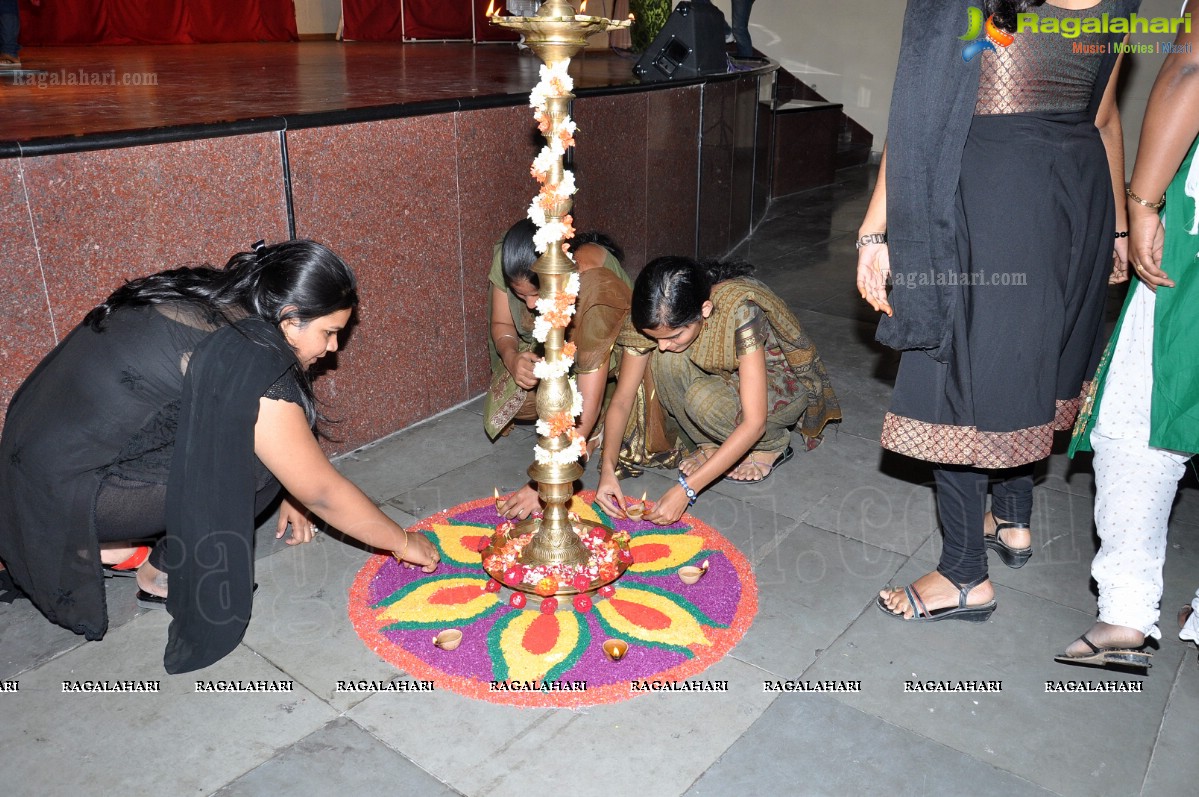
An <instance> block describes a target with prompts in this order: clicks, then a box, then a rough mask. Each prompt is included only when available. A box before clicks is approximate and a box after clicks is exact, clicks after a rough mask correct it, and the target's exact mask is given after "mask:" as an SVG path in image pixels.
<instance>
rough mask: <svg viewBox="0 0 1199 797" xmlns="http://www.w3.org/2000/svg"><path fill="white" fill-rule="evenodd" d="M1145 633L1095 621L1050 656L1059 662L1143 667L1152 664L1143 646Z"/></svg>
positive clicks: (1151, 656)
mask: <svg viewBox="0 0 1199 797" xmlns="http://www.w3.org/2000/svg"><path fill="white" fill-rule="evenodd" d="M1144 646H1145V635H1144V634H1142V633H1141V632H1140V631H1138V630H1136V629H1135V628H1129V627H1128V626H1123V625H1112V624H1111V623H1103V622H1097V623H1095V624H1094V625H1093V626H1091V628H1090V630H1088V631H1087V632H1086V633H1085V634H1083V635H1082V636H1080V637H1079V638H1078V639H1076V640H1074V641H1073V642H1071V643H1070V645H1069V646H1068V647H1067V648H1066V650H1065V651H1064V652H1063V653H1060V654H1058V655H1057V656H1054V657H1053V660H1054V661H1057V662H1061V663H1062V664H1077V665H1082V666H1086V667H1132V668H1136V669H1142V670H1147V669H1149V667H1151V666H1153V665H1151V664H1150V663H1149V660H1150V659H1151V658H1153V654H1152V653H1148V652H1146V651H1145V650H1143V648H1144Z"/></svg>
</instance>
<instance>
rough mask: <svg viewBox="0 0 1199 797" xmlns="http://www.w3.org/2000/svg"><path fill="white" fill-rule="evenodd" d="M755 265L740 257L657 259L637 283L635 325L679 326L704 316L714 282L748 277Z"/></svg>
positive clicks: (647, 326) (676, 327) (648, 326)
mask: <svg viewBox="0 0 1199 797" xmlns="http://www.w3.org/2000/svg"><path fill="white" fill-rule="evenodd" d="M753 273H754V267H753V266H751V265H750V264H749V263H745V262H743V261H739V260H730V261H717V260H705V261H699V260H693V259H692V258H690V257H681V256H677V255H670V256H667V257H659V258H658V259H656V260H653V261H651V262H650V263H649V265H647V266H646V267H645V268H643V269H642V270H641V273H640V274H638V275H637V281H636V282H635V283H634V284H633V308H632V313H631V315H632V319H633V326H635V327H637V329H639V330H641V331H642V332H644V331H645V330H647V329H657V328H658V327H666V328H668V329H678V328H679V327H685V326H687V325H688V324H692V323H695V322H696V321H698V320H700V318H702V317H703V307H704V302H706V301H708V299H709V298H710V297H711V295H712V286H713V285H715V284H716V283H718V282H723V281H724V280H729V279H733V278H734V277H746V276H749V275H750V274H753Z"/></svg>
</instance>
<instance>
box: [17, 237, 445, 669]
mask: <svg viewBox="0 0 1199 797" xmlns="http://www.w3.org/2000/svg"><path fill="white" fill-rule="evenodd" d="M357 303H358V294H357V289H356V284H355V280H354V275H353V273H352V272H351V271H350V269H349V267H348V266H346V264H345V263H343V262H342V261H341V259H340V258H339V257H337V255H335V254H334V253H333V252H331V251H329V250H328V249H326V248H325V247H324V246H321V245H320V244H317V243H313V242H311V241H288V242H285V243H281V244H276V245H274V246H264V245H259V246H258V247H257V248H256V249H255V251H252V252H244V253H241V254H238V255H235V256H234V257H233V258H232V259H230V260H229V262H228V264H227V265H226V266H225V268H224V269H214V268H209V267H202V268H196V269H188V268H179V269H174V270H171V271H164V272H162V273H159V274H154V275H151V276H148V277H143V278H141V279H137V280H134V281H133V282H130V283H127V284H126V285H124V286H123V287H121V288H119V289H118V290H117V291H115V292H114V293H113V294H112V295H111V296H109V297H108V299H107V300H106V301H105V302H104V303H103V304H101V305H99V306H98V307H96V308H95V309H94V310H92V311H91V312H90V313H88V315H87V317H86V318H85V319H84V321H83V323H81V324H80V325H79V326H78V327H76V328H75V329H74V330H73V331H72V332H71V333H70V334H69V335H68V336H67V337H66V338H65V339H64V340H63V341H62V342H61V343H59V345H58V346H57V347H56V348H55V349H54V350H53V351H52V352H51V353H50V354H49V355H47V356H46V358H45V359H44V360H42V362H41V363H40V364H39V365H38V366H37V368H36V369H34V371H33V373H32V374H30V376H29V378H28V379H26V380H25V382H24V384H22V385H21V387H20V389H19V390H18V391H17V392H16V394H15V395H14V396H13V398H12V402H11V403H10V404H9V408H8V415H7V419H6V421H5V425H4V434H3V438H2V439H0V560H3V562H4V564H5V565H6V566H7V568H8V570H9V571H10V573H11V576H12V579H13V581H14V582H15V583H16V585H17V586H18V587H19V588H20V589H21V590H22V591H24V592H25V593H26V594H27V595H28V596H29V597H30V599H31V600H32V601H33V602H34V604H35V605H36V606H37V607H38V608H39V609H40V610H41V611H42V612H43V613H44V614H45V615H46V616H47V617H48V618H49V619H50V620H52V621H53V622H56V623H58V624H59V625H62V626H64V627H66V628H69V629H70V630H72V631H74V632H75V633H77V634H82V635H84V636H85V637H86V638H88V639H92V640H95V639H101V638H102V637H103V636H104V633H105V631H106V630H107V628H108V616H107V611H106V605H105V593H104V586H103V576H104V575H116V574H119V573H120V572H121V568H122V566H123V567H124V569H125V572H130V570H131V569H133V568H136V569H135V572H136V576H137V581H138V585H139V587H140V588H141V591H140V592H139V598H140V599H141V602H142V603H143V604H154V603H155V602H162V601H161V598H162V597H164V596H165V598H166V600H165V605H166V608H167V610H168V611H169V612H170V613H171V615H172V616H173V618H174V620H173V622H172V623H171V626H170V632H169V638H168V642H167V649H166V655H165V657H164V664H165V666H166V669H167V671H168V672H171V673H179V672H188V671H191V670H195V669H199V668H201V667H206V666H208V665H209V664H212V663H213V662H215V661H217V660H219V659H220V658H222V657H223V656H225V655H226V654H228V653H229V652H230V651H231V650H233V648H234V647H236V646H237V644H238V643H239V642H240V640H241V637H242V635H243V634H244V633H245V629H246V624H247V623H248V622H249V617H250V608H251V598H252V594H253V569H254V557H253V546H254V525H255V524H254V519H255V515H256V514H257V513H259V512H261V511H262V510H263V509H265V508H266V507H267V505H269V503H270V502H271V501H272V499H274V498H275V496H276V495H277V494H278V491H279V486H280V483H282V486H283V488H284V489H286V491H287V493H288V495H289V496H290V497H291V500H289V501H285V502H284V506H283V509H281V513H282V518H281V528H280V533H282V527H283V526H284V525H285V524H287V523H290V524H291V526H292V530H293V538H294V539H295V540H296V541H298V542H306V541H308V540H310V539H311V538H312V533H313V527H312V524H311V522H310V520H309V519H308V517H307V515H306V512H305V511H304V509H303V508H302V507H307V508H308V510H311V511H312V512H313V513H314V514H316V515H317V516H318V517H320V518H322V519H323V520H325V521H327V522H328V523H329V524H330V525H332V526H334V527H335V528H337V529H339V530H340V531H342V532H344V533H346V534H348V535H350V536H352V537H354V538H356V539H358V540H360V541H362V542H364V543H366V544H367V545H370V546H373V547H375V548H379V549H382V550H388V551H395V552H396V555H397V556H400V557H402V558H404V559H406V560H408V561H409V562H411V563H415V564H417V565H420V566H422V567H424V569H425V570H426V571H432V570H433V569H434V568H435V567H436V565H437V561H438V554H437V551H436V549H435V548H433V546H432V545H431V544H430V543H429V541H428V540H426V539H425V538H424V537H423V536H421V535H412V536H411V537H409V535H408V534H407V533H406V532H405V531H404V530H403V529H402V528H400V527H399V526H398V525H396V524H395V523H394V522H393V521H392V520H390V519H389V518H388V517H387V516H386V515H384V514H383V513H382V512H381V511H379V509H378V507H376V506H375V505H374V503H373V502H371V500H370V499H369V498H367V497H366V496H365V495H364V494H363V493H362V492H361V491H360V490H358V488H356V487H355V486H354V485H353V484H351V483H350V482H349V481H347V480H346V479H345V478H344V477H342V476H341V475H340V474H339V473H338V472H337V471H336V470H335V469H334V468H333V466H332V465H331V464H330V463H329V461H328V459H326V458H325V456H324V453H323V452H322V451H321V449H320V446H319V445H318V444H317V441H316V438H315V436H314V435H313V433H312V424H313V423H314V422H315V420H316V418H317V412H316V408H315V399H314V398H313V395H312V388H311V386H310V384H309V381H308V376H307V371H308V369H309V368H310V367H312V366H313V365H314V364H315V363H316V362H317V361H318V360H320V358H321V357H323V356H325V355H326V354H328V353H329V352H334V351H337V338H338V334H339V333H340V332H341V330H343V329H344V328H345V326H346V325H347V324H348V323H349V320H350V317H351V315H352V314H353V311H354V307H355V306H356V305H357ZM135 540H152V541H154V543H155V544H154V548H153V552H152V553H150V554H149V558H148V560H147V559H146V556H145V552H144V551H142V552H140V553H139V552H137V551H136V549H135V548H134V547H132V545H131V542H130V541H135ZM130 560H132V561H130ZM156 598H157V599H159V600H158V601H155V599H156Z"/></svg>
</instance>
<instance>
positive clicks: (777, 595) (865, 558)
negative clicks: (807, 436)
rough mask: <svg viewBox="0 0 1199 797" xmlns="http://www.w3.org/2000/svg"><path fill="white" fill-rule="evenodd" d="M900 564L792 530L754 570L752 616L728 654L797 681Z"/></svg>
mask: <svg viewBox="0 0 1199 797" xmlns="http://www.w3.org/2000/svg"><path fill="white" fill-rule="evenodd" d="M903 562H904V558H903V557H902V556H900V555H898V554H895V553H891V552H890V551H884V550H883V549H881V548H876V547H874V546H871V545H866V544H865V543H861V542H858V541H857V540H851V539H849V538H847V537H843V536H841V535H839V534H833V533H832V532H828V531H824V530H823V529H818V528H815V527H813V526H808V525H800V526H799V527H798V528H797V529H796V530H795V531H793V532H791V533H790V534H789V535H788V536H787V537H786V538H785V539H783V540H781V542H780V543H779V545H778V546H777V547H776V548H775V549H774V550H773V551H771V553H770V554H769V555H768V556H767V557H766V558H765V559H764V560H763V561H761V562H759V563H758V564H757V566H756V567H755V568H754V574H755V576H756V577H757V580H758V616H757V617H756V618H755V619H754V624H753V626H751V627H750V629H749V631H748V632H747V633H746V635H745V637H744V638H743V639H742V640H741V641H740V642H739V643H738V644H737V647H736V648H734V649H733V654H732V655H733V656H734V657H736V658H738V659H740V660H742V661H745V662H748V663H750V664H753V665H755V666H757V667H761V668H762V669H763V670H766V671H767V672H769V673H771V674H773V675H774V676H776V677H779V678H794V677H796V676H798V675H799V673H801V672H803V671H804V670H806V669H807V668H808V666H809V665H811V664H812V662H813V661H815V659H816V657H817V656H818V655H820V653H821V651H822V650H824V649H826V648H828V647H829V646H830V645H831V644H832V643H833V642H834V641H835V640H836V639H837V637H838V636H840V635H841V633H842V632H843V631H844V630H845V629H846V628H847V627H848V626H849V625H850V624H851V623H853V621H854V620H855V619H856V618H857V617H858V616H859V615H860V614H861V613H862V610H863V606H864V605H865V604H866V602H867V601H868V599H869V598H870V596H871V595H873V594H875V593H876V592H877V591H878V589H879V588H880V587H882V586H883V585H884V584H886V583H887V582H888V581H890V579H891V577H892V576H893V575H894V574H895V572H896V571H897V570H898V569H899V567H900V565H901V564H903Z"/></svg>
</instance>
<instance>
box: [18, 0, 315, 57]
mask: <svg viewBox="0 0 1199 797" xmlns="http://www.w3.org/2000/svg"><path fill="white" fill-rule="evenodd" d="M298 39H299V35H298V34H297V32H296V9H295V6H294V5H293V4H292V0H239V2H229V0H43V2H42V4H41V6H40V7H38V8H34V7H32V6H30V5H29V4H28V3H21V43H22V44H25V45H34V46H36V45H55V44H207V43H212V42H245V41H296V40H298Z"/></svg>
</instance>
